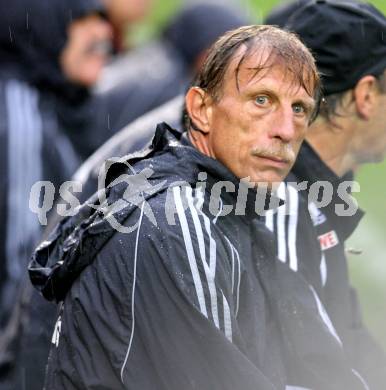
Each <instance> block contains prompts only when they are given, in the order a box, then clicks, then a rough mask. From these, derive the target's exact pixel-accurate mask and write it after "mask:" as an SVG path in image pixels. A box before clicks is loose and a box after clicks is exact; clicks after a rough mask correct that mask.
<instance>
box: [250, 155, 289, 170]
mask: <svg viewBox="0 0 386 390" xmlns="http://www.w3.org/2000/svg"><path fill="white" fill-rule="evenodd" d="M255 156H256V157H258V158H260V159H262V160H264V161H266V162H267V163H269V164H270V165H273V166H277V167H286V166H288V165H290V164H291V163H292V161H291V160H290V159H288V158H283V157H278V156H272V155H267V154H256V155H255Z"/></svg>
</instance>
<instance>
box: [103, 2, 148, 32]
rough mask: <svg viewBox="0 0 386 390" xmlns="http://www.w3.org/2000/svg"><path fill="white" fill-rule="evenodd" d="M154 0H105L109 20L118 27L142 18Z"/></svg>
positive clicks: (120, 27)
mask: <svg viewBox="0 0 386 390" xmlns="http://www.w3.org/2000/svg"><path fill="white" fill-rule="evenodd" d="M152 3H153V0H104V5H105V7H106V10H107V13H108V17H109V20H110V21H111V23H112V24H113V25H114V26H115V27H116V28H118V29H122V28H124V27H125V26H127V25H128V24H131V23H135V22H138V21H140V20H142V19H143V18H144V17H145V16H146V15H147V14H148V13H149V11H150V9H151V6H152Z"/></svg>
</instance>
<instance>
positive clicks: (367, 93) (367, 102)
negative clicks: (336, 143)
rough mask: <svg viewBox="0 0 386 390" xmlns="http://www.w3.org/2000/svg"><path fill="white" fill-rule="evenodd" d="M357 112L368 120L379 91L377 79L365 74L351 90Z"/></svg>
mask: <svg viewBox="0 0 386 390" xmlns="http://www.w3.org/2000/svg"><path fill="white" fill-rule="evenodd" d="M353 93H354V98H355V106H356V110H357V114H358V115H359V116H360V117H361V118H362V119H364V120H368V119H369V118H370V117H371V115H372V113H373V110H374V109H375V106H376V102H377V99H378V95H379V91H378V84H377V79H376V78H375V77H374V76H371V75H367V76H364V77H362V78H361V79H360V80H359V81H358V82H357V84H356V85H355V87H354V90H353Z"/></svg>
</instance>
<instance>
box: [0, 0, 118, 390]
mask: <svg viewBox="0 0 386 390" xmlns="http://www.w3.org/2000/svg"><path fill="white" fill-rule="evenodd" d="M0 21H1V23H0V57H1V64H0V111H1V114H0V148H1V152H0V160H1V164H0V167H1V168H0V169H1V175H0V177H1V178H0V182H1V187H2V189H3V190H2V192H1V196H0V218H1V227H0V234H1V237H2V240H1V244H0V278H1V280H0V329H1V332H0V376H1V380H2V382H1V384H0V387H1V388H2V389H3V388H12V389H16V388H18V387H17V385H16V384H15V383H14V382H12V381H11V382H7V381H8V379H4V380H3V378H4V377H6V378H9V373H10V371H12V368H13V367H14V363H15V359H16V357H15V351H16V347H15V343H16V342H18V341H19V333H18V331H19V326H20V325H21V320H20V318H19V315H20V312H19V310H18V309H17V307H16V306H17V305H15V301H16V300H17V297H18V296H19V295H20V293H21V287H20V286H21V283H22V281H23V279H24V278H25V276H26V266H27V262H28V259H29V256H30V253H31V251H32V248H33V247H34V246H35V245H36V243H37V242H38V241H39V239H40V234H41V231H42V226H41V223H43V224H44V223H46V221H44V220H42V221H39V219H38V218H37V216H36V214H34V213H32V211H31V210H30V209H29V205H30V204H34V202H35V203H36V202H38V201H39V199H38V198H39V194H35V198H30V196H31V188H32V187H33V185H34V184H35V183H36V182H38V181H42V180H44V181H46V182H50V183H52V185H53V187H54V191H53V192H55V194H54V193H52V196H53V197H54V195H57V193H58V188H59V185H60V184H62V182H64V181H66V180H68V179H69V178H70V177H71V175H72V173H73V172H74V171H75V170H76V168H77V167H78V165H79V163H80V158H79V155H78V153H77V151H76V147H75V146H76V143H77V142H80V140H81V138H82V127H81V126H80V124H81V123H82V119H81V116H82V115H81V112H79V108H81V107H82V105H83V104H84V103H85V102H86V101H87V99H88V89H89V87H90V86H91V85H92V84H93V83H95V82H96V80H97V78H98V77H99V74H100V72H101V70H102V68H103V66H104V65H105V63H106V60H107V55H106V53H105V51H104V49H103V48H104V47H105V46H106V44H107V43H108V42H109V41H110V39H111V29H110V26H109V24H108V23H107V22H106V20H105V18H104V10H103V7H102V5H101V4H100V3H99V2H98V1H94V0H39V1H33V0H15V1H13V2H12V3H9V4H7V5H6V6H4V7H2V12H1V15H0ZM36 198H37V199H36ZM30 202H31V203H30ZM28 326H31V324H30V323H29V324H28ZM30 357H31V355H30ZM32 363H33V364H34V363H35V362H31V365H32ZM18 379H19V378H18ZM28 388H30V387H28Z"/></svg>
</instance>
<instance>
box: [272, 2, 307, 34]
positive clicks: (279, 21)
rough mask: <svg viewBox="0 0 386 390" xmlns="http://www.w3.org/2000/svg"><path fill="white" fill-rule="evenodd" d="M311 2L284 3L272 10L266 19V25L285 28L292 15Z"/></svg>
mask: <svg viewBox="0 0 386 390" xmlns="http://www.w3.org/2000/svg"><path fill="white" fill-rule="evenodd" d="M310 1H312V0H292V1H285V2H282V3H281V4H279V5H278V6H277V7H274V8H273V9H272V10H271V12H270V13H269V14H268V15H267V17H266V18H265V19H264V24H271V25H274V26H279V27H281V28H283V27H284V26H285V25H286V24H287V22H288V19H289V18H290V17H291V15H293V14H294V12H295V11H297V10H298V9H300V8H302V7H303V6H304V5H305V4H307V3H309V2H310Z"/></svg>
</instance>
